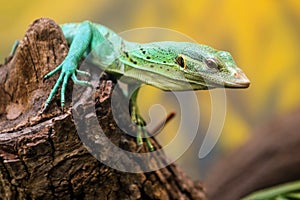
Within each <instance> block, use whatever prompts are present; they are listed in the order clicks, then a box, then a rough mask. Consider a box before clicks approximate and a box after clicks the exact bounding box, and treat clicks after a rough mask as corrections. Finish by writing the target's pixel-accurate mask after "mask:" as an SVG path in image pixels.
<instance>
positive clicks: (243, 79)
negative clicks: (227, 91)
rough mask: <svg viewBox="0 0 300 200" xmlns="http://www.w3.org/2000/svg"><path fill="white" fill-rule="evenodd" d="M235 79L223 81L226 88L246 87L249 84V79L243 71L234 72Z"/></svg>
mask: <svg viewBox="0 0 300 200" xmlns="http://www.w3.org/2000/svg"><path fill="white" fill-rule="evenodd" d="M234 77H235V78H236V81H232V82H225V87H228V88H248V87H249V85H250V80H249V79H248V78H247V76H246V75H245V74H244V73H243V72H236V73H234Z"/></svg>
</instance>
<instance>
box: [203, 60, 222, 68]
mask: <svg viewBox="0 0 300 200" xmlns="http://www.w3.org/2000/svg"><path fill="white" fill-rule="evenodd" d="M205 63H206V65H207V66H208V67H209V68H210V69H219V67H218V66H219V65H218V63H217V61H216V60H214V59H212V58H208V59H206V60H205Z"/></svg>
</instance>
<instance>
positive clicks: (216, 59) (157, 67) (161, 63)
mask: <svg viewBox="0 0 300 200" xmlns="http://www.w3.org/2000/svg"><path fill="white" fill-rule="evenodd" d="M61 28H62V30H63V33H64V36H65V37H66V39H67V41H68V43H69V45H70V49H69V52H68V55H67V56H66V58H65V60H64V61H63V62H62V63H61V64H60V65H59V66H58V67H57V68H55V69H54V70H53V71H51V72H50V73H48V74H47V75H46V76H45V77H44V79H47V78H49V77H51V76H52V75H53V74H55V73H57V72H59V71H60V72H61V73H60V76H59V78H58V80H57V82H56V84H55V85H54V87H53V89H52V91H51V93H50V95H49V97H48V99H47V100H46V103H45V106H44V109H43V111H44V110H45V109H46V108H47V106H48V105H49V103H50V102H51V100H52V98H53V96H54V94H55V93H56V91H57V90H58V88H59V86H60V85H61V86H62V87H61V106H62V108H63V107H64V105H65V89H66V86H67V82H68V80H69V78H71V79H72V80H73V82H74V83H75V84H80V85H90V83H89V82H87V81H82V80H78V79H77V77H76V74H80V75H89V73H87V72H84V71H80V70H78V69H77V67H78V63H79V62H80V60H81V59H82V58H85V57H86V56H87V55H89V58H90V61H91V62H93V63H94V64H96V65H97V66H99V68H101V69H103V70H105V72H106V73H109V74H111V75H115V76H118V77H120V76H122V78H123V79H124V80H125V82H127V83H129V85H130V83H131V82H133V81H134V80H135V81H138V82H140V83H143V84H148V85H152V86H154V87H157V88H159V89H162V90H165V91H171V90H173V91H178V90H206V89H211V88H216V87H229V88H247V87H248V86H249V84H250V82H249V80H248V78H247V77H246V76H245V75H244V73H243V72H242V70H241V69H239V68H238V67H237V65H236V64H235V62H234V60H233V58H232V57H231V55H230V53H228V52H225V51H217V50H215V49H213V48H211V47H209V46H206V45H200V44H195V43H188V42H154V43H146V44H139V43H133V42H128V41H125V40H123V39H122V38H121V37H120V36H119V35H117V34H116V33H114V32H113V31H111V30H110V29H108V28H106V27H105V26H103V25H100V24H95V23H92V22H89V21H84V22H82V23H70V24H64V25H62V26H61ZM123 79H122V80H123ZM124 80H123V81H124ZM137 94H138V91H136V92H134V95H132V96H131V102H132V103H131V118H132V121H133V122H135V123H136V124H137V127H138V130H137V144H138V145H139V146H141V145H142V143H143V140H142V136H143V135H144V137H146V143H147V146H148V148H149V150H150V151H152V150H153V146H152V145H151V142H150V141H149V139H148V134H147V131H146V130H145V128H144V127H145V125H146V123H145V121H144V120H143V118H142V117H141V116H140V114H139V111H138V107H137V105H136V97H137Z"/></svg>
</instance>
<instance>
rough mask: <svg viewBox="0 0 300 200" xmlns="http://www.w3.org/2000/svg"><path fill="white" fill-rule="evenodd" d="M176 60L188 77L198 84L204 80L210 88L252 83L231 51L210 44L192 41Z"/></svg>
mask: <svg viewBox="0 0 300 200" xmlns="http://www.w3.org/2000/svg"><path fill="white" fill-rule="evenodd" d="M175 62H176V63H177V64H178V66H179V67H180V68H181V70H182V71H183V72H184V74H185V77H186V79H187V80H189V82H191V83H195V84H196V85H197V82H198V81H200V82H202V81H204V82H205V85H207V86H208V88H210V87H211V88H214V87H227V88H247V87H249V85H250V81H249V79H248V78H247V77H246V75H245V74H244V72H243V71H242V70H241V69H240V68H239V67H238V66H237V65H236V63H235V61H234V60H233V58H232V56H231V54H230V53H229V52H226V51H218V50H215V49H213V48H212V47H210V46H206V45H200V44H194V43H190V44H189V45H187V47H186V48H183V49H182V50H181V53H179V54H178V55H177V56H176V58H175ZM195 87H196V86H195Z"/></svg>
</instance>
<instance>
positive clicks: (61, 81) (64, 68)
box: [42, 58, 91, 113]
mask: <svg viewBox="0 0 300 200" xmlns="http://www.w3.org/2000/svg"><path fill="white" fill-rule="evenodd" d="M77 65H78V63H77V62H76V61H73V60H71V59H67V58H66V59H65V60H64V61H63V62H62V63H61V64H60V65H59V66H57V67H56V68H55V69H54V70H52V71H51V72H49V73H48V74H46V75H45V76H44V80H46V79H48V78H50V77H51V76H53V75H54V74H56V73H57V72H59V71H61V73H60V75H59V78H58V79H57V81H56V83H55V85H54V86H53V88H52V90H51V92H50V94H49V96H48V98H47V100H46V103H45V105H44V108H43V110H42V113H43V112H44V111H45V110H46V109H47V107H48V105H49V103H50V102H51V100H52V99H53V97H54V95H55V93H56V92H57V90H58V88H59V86H60V85H61V93H60V104H61V108H62V110H64V106H65V91H66V87H67V83H68V80H69V78H70V77H71V79H72V80H73V82H74V83H75V84H78V85H82V86H91V83H90V82H89V81H83V80H78V79H77V77H76V74H79V75H86V76H90V74H89V73H88V72H85V71H81V70H78V69H77Z"/></svg>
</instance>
